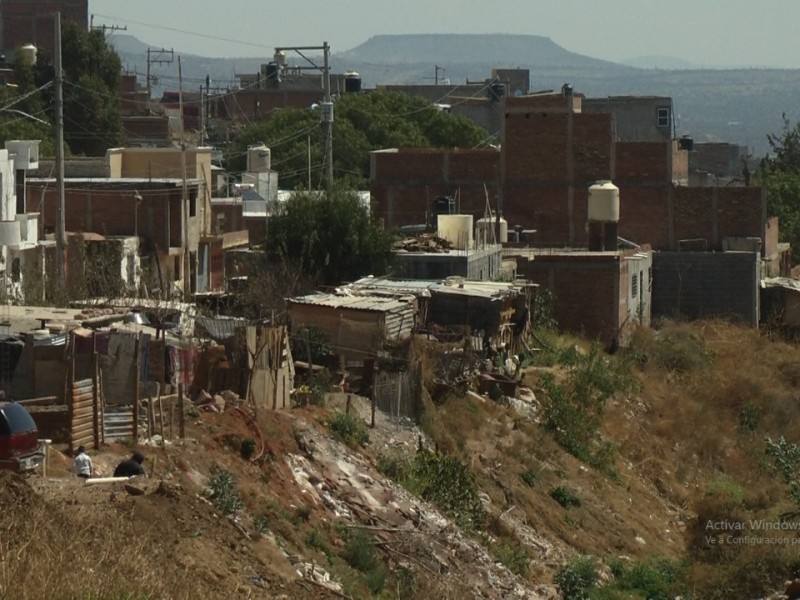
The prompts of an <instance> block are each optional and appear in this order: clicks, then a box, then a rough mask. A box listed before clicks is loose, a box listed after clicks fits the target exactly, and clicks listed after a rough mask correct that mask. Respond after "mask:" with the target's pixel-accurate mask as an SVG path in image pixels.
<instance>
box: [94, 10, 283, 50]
mask: <svg viewBox="0 0 800 600" xmlns="http://www.w3.org/2000/svg"><path fill="white" fill-rule="evenodd" d="M92 14H94V16H96V17H101V18H103V19H111V20H114V21H119V22H120V23H129V24H133V25H142V26H144V27H152V28H153V29H163V30H164V31H172V32H174V33H183V34H185V35H194V36H197V37H201V38H204V39H208V40H218V41H220V42H230V43H232V44H240V45H242V46H252V47H254V48H269V46H265V45H264V44H257V43H255V42H246V41H243V40H234V39H230V38H224V37H220V36H216V35H211V34H209V33H199V32H197V31H189V30H186V29H178V28H177V27H168V26H166V25H156V24H154V23H146V22H144V21H134V20H133V19H128V18H125V19H122V18H120V17H115V16H113V15H102V14H100V13H92Z"/></svg>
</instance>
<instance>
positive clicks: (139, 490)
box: [123, 483, 145, 496]
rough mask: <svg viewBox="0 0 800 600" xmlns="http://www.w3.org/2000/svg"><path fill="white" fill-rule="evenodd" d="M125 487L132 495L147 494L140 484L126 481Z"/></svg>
mask: <svg viewBox="0 0 800 600" xmlns="http://www.w3.org/2000/svg"><path fill="white" fill-rule="evenodd" d="M123 487H124V488H125V491H126V492H128V493H129V494H130V495H131V496H144V494H145V491H144V489H143V488H140V487H139V486H138V485H133V484H131V483H126V484H125V485H124V486H123Z"/></svg>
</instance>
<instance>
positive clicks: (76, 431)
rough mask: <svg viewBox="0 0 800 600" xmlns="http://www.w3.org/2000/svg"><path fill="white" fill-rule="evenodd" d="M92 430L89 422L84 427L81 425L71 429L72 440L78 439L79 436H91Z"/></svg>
mask: <svg viewBox="0 0 800 600" xmlns="http://www.w3.org/2000/svg"><path fill="white" fill-rule="evenodd" d="M92 429H93V426H92V423H91V422H89V423H88V424H86V425H81V426H80V427H73V428H72V438H73V439H75V438H78V437H81V436H84V435H89V436H91V435H92ZM76 447H77V446H76Z"/></svg>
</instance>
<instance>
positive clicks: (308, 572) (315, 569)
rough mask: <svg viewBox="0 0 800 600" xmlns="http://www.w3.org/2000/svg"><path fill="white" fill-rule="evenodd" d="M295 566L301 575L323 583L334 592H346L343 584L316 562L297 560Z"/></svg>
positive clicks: (319, 583) (317, 582)
mask: <svg viewBox="0 0 800 600" xmlns="http://www.w3.org/2000/svg"><path fill="white" fill-rule="evenodd" d="M293 566H294V568H295V570H296V571H297V575H298V576H299V577H302V578H303V579H308V580H309V581H313V582H314V583H316V584H318V585H321V586H322V587H325V588H327V589H329V590H331V591H333V592H337V593H339V594H342V593H343V592H344V589H343V588H342V584H341V583H339V582H338V581H334V580H333V578H332V577H331V574H330V573H328V572H327V571H326V570H325V569H323V568H321V567H320V566H319V565H317V564H316V563H313V562H312V563H309V562H302V561H298V562H295V563H294V565H293Z"/></svg>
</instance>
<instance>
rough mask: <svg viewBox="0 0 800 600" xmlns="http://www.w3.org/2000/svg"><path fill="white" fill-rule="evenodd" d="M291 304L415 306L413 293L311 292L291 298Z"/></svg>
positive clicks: (367, 307)
mask: <svg viewBox="0 0 800 600" xmlns="http://www.w3.org/2000/svg"><path fill="white" fill-rule="evenodd" d="M288 302H289V304H310V305H315V306H326V307H329V308H346V309H349V310H368V311H372V312H393V311H396V310H405V309H406V308H408V306H409V304H411V305H412V306H413V303H414V296H413V295H401V296H397V295H393V296H374V295H363V294H362V295H354V294H348V293H343V294H311V295H309V296H300V297H298V298H290V299H289V300H288Z"/></svg>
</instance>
